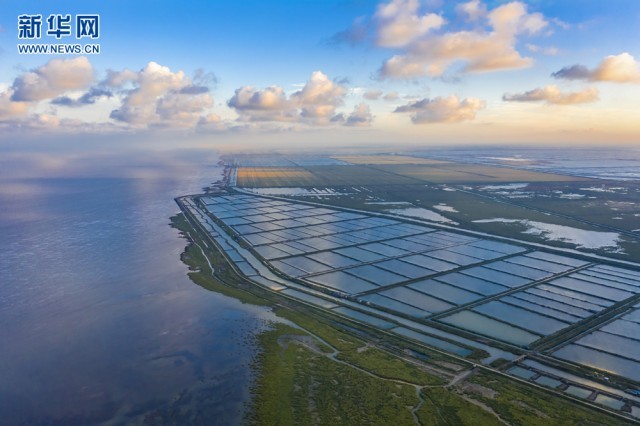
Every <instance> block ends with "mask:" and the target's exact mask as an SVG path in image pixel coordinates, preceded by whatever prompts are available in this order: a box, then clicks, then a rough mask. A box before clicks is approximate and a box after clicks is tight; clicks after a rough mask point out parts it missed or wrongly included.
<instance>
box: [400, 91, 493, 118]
mask: <svg viewBox="0 0 640 426" xmlns="http://www.w3.org/2000/svg"><path fill="white" fill-rule="evenodd" d="M485 106H486V104H485V102H484V101H483V100H480V99H477V98H466V99H463V100H460V99H459V98H458V97H457V96H456V95H451V96H449V97H446V98H442V97H436V98H433V99H427V98H425V99H422V100H419V101H415V102H410V103H408V104H406V105H403V106H400V107H398V108H396V109H395V111H394V112H396V113H411V121H413V123H414V124H427V123H457V122H461V121H468V120H473V119H474V118H475V117H476V113H477V112H478V111H479V110H481V109H483V108H484V107H485Z"/></svg>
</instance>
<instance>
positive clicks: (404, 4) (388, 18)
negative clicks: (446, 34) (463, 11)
mask: <svg viewBox="0 0 640 426" xmlns="http://www.w3.org/2000/svg"><path fill="white" fill-rule="evenodd" d="M419 7H420V3H419V2H418V0H391V1H390V2H389V3H386V4H380V5H379V6H378V9H377V11H376V14H375V15H374V19H375V21H376V23H377V40H376V42H377V44H378V46H381V47H404V46H406V45H408V44H409V43H411V42H412V41H414V40H416V39H417V38H419V37H421V36H423V35H425V34H427V33H429V32H430V31H432V30H436V29H438V28H440V27H441V26H442V25H443V24H444V22H445V21H444V19H443V18H442V16H440V15H437V14H435V13H426V14H424V15H420V12H419V10H418V9H419Z"/></svg>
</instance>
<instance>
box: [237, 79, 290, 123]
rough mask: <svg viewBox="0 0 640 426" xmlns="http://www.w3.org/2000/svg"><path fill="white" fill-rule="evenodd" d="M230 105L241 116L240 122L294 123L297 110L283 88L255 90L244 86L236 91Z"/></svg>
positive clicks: (271, 87) (273, 87) (272, 87)
mask: <svg viewBox="0 0 640 426" xmlns="http://www.w3.org/2000/svg"><path fill="white" fill-rule="evenodd" d="M228 105H229V106H230V107H231V108H234V109H235V110H236V112H237V113H238V114H239V115H240V121H294V120H296V118H297V110H296V107H295V105H294V103H293V102H292V101H291V100H289V99H288V98H287V95H286V93H285V91H284V89H283V88H282V87H278V86H270V87H267V88H266V89H262V90H259V89H255V88H253V87H251V86H244V87H241V88H239V89H237V90H236V91H235V94H234V95H233V97H232V98H231V99H230V100H229V102H228Z"/></svg>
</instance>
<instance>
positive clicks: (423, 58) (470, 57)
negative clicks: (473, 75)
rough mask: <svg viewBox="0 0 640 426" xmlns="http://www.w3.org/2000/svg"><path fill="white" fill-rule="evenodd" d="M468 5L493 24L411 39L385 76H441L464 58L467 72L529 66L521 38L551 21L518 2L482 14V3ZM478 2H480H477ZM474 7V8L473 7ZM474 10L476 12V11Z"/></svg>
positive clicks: (383, 70)
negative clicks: (519, 43) (518, 46)
mask: <svg viewBox="0 0 640 426" xmlns="http://www.w3.org/2000/svg"><path fill="white" fill-rule="evenodd" d="M471 3H473V6H468V7H467V8H468V9H469V10H470V12H466V13H475V15H474V16H476V17H477V18H478V19H480V20H482V21H483V22H484V23H485V24H486V25H488V26H489V27H490V30H487V29H485V27H484V26H476V27H474V28H472V29H462V30H459V31H450V32H444V33H440V34H431V33H427V34H425V35H424V36H422V37H416V38H414V39H412V42H411V43H408V44H407V45H406V49H405V51H404V52H402V53H400V54H397V55H395V56H393V57H391V58H390V59H388V60H387V61H385V62H384V64H383V65H382V68H381V69H380V72H379V74H380V77H382V78H387V77H391V78H415V77H421V76H432V77H438V76H442V75H443V74H444V73H445V72H446V71H447V70H448V69H449V68H450V67H451V66H452V65H453V64H454V63H456V62H457V61H462V62H464V63H465V64H466V65H465V66H464V68H463V71H464V72H483V71H494V70H503V69H516V68H524V67H529V66H531V65H532V64H533V59H531V58H527V57H523V56H521V55H520V53H519V52H518V51H517V49H516V43H517V41H518V38H519V37H520V36H523V35H527V36H530V35H534V34H538V33H539V32H540V31H541V30H542V29H544V28H545V27H546V26H547V25H548V22H547V21H546V19H545V18H544V16H542V15H541V14H539V13H529V12H528V10H527V6H526V5H525V4H524V3H522V2H519V1H514V2H511V3H507V4H504V5H502V6H498V7H496V8H494V9H492V10H491V11H489V12H488V13H486V14H485V13H480V10H481V9H482V7H484V6H483V5H482V3H479V2H471ZM476 3H477V4H476ZM474 8H475V9H474ZM474 11H477V13H476V12H474Z"/></svg>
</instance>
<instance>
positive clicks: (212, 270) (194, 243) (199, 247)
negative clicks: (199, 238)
mask: <svg viewBox="0 0 640 426" xmlns="http://www.w3.org/2000/svg"><path fill="white" fill-rule="evenodd" d="M186 234H187V235H188V236H189V239H190V240H191V242H192V243H193V245H195V246H196V247H198V249H200V253H202V257H204V260H206V261H207V265H209V270H210V271H211V275H213V273H214V272H215V270H214V269H213V265H212V264H211V262H210V261H209V258H208V257H207V255H206V254H205V252H204V250H203V249H202V247H201V246H200V244H198V243H197V242H196V240H195V239H194V238H193V236H191V234H190V233H189V232H187V233H186ZM205 244H206V243H205Z"/></svg>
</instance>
